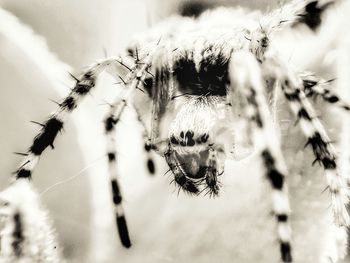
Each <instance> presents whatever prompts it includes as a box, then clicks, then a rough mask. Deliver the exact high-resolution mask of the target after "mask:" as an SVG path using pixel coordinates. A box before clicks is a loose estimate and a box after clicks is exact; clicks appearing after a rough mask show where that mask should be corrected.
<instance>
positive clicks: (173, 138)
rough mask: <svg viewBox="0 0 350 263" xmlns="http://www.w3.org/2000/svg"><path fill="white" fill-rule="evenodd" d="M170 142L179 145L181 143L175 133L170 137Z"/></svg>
mask: <svg viewBox="0 0 350 263" xmlns="http://www.w3.org/2000/svg"><path fill="white" fill-rule="evenodd" d="M170 142H171V143H172V144H173V145H178V144H179V141H178V140H177V139H176V138H175V136H174V135H172V136H171V137H170Z"/></svg>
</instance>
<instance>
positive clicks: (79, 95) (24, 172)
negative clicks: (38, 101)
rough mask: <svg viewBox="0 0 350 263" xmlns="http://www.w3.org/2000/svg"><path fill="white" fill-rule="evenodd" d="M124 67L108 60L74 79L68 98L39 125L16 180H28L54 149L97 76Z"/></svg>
mask: <svg viewBox="0 0 350 263" xmlns="http://www.w3.org/2000/svg"><path fill="white" fill-rule="evenodd" d="M122 65H125V64H124V62H123V61H122V59H120V58H109V59H106V60H103V61H100V62H97V63H94V64H92V65H90V66H89V67H88V68H87V69H86V70H84V71H83V73H82V74H81V75H80V77H78V78H75V77H74V76H73V77H74V78H75V81H76V83H75V86H74V87H73V89H72V90H71V92H70V93H69V94H68V96H67V97H66V98H65V99H64V100H63V101H62V102H61V103H60V104H59V107H58V109H57V110H56V111H55V112H54V113H53V114H52V115H51V116H50V117H49V118H48V119H47V121H46V122H44V123H43V124H41V126H42V129H41V131H40V133H39V134H38V135H37V136H36V137H35V138H34V141H33V143H32V145H31V146H30V148H29V150H28V152H27V155H26V156H25V158H24V160H23V162H22V165H21V166H20V167H19V168H18V169H17V171H16V172H15V174H16V179H22V178H25V179H30V178H31V175H32V172H33V170H34V168H35V166H36V165H37V163H38V161H39V158H40V156H41V154H42V153H43V152H44V150H45V149H46V148H47V147H49V146H51V147H52V148H54V140H55V138H56V136H57V134H58V133H59V132H60V131H62V129H63V124H64V121H65V119H66V117H67V115H69V114H70V113H71V112H72V111H73V110H74V109H75V108H76V107H77V106H78V104H79V102H80V101H81V100H82V99H83V98H84V97H85V96H86V95H87V94H88V93H89V92H90V91H91V90H92V89H93V88H94V87H95V84H96V81H97V77H98V76H99V74H100V73H101V72H102V71H104V70H106V69H112V68H121V67H123V66H122Z"/></svg>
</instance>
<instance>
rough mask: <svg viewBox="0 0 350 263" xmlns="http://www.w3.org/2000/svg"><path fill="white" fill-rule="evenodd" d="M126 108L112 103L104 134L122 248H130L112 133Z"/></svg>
mask: <svg viewBox="0 0 350 263" xmlns="http://www.w3.org/2000/svg"><path fill="white" fill-rule="evenodd" d="M125 106H126V100H125V99H122V100H120V101H117V102H115V103H113V105H112V107H111V111H110V112H109V114H108V115H107V118H106V119H105V133H106V139H107V156H108V169H109V175H110V180H111V187H112V196H113V204H114V206H115V213H116V223H117V228H118V233H119V238H120V241H121V243H122V244H123V246H124V247H126V248H129V247H131V242H130V237H129V231H128V227H127V224H126V219H125V215H124V209H123V205H122V200H123V198H122V194H121V191H120V186H119V182H118V170H117V152H116V149H115V139H114V137H115V136H114V131H115V126H116V124H117V123H118V121H119V119H120V116H121V114H122V112H123V110H124V108H125Z"/></svg>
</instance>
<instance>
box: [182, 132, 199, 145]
mask: <svg viewBox="0 0 350 263" xmlns="http://www.w3.org/2000/svg"><path fill="white" fill-rule="evenodd" d="M193 136H194V132H193V131H187V132H186V134H185V137H186V140H187V143H186V146H194V145H195V144H196V142H195V141H194V140H193Z"/></svg>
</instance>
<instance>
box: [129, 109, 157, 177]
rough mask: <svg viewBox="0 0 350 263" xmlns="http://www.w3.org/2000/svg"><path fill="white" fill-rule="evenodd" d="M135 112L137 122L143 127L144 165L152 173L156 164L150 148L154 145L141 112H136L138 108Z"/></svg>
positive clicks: (154, 171)
mask: <svg viewBox="0 0 350 263" xmlns="http://www.w3.org/2000/svg"><path fill="white" fill-rule="evenodd" d="M134 109H135V110H136V108H135V107H134ZM136 113H137V120H138V121H139V123H140V124H141V126H142V129H143V141H144V150H145V153H146V157H147V162H146V167H147V169H148V172H149V173H150V174H151V175H154V174H155V173H156V166H155V163H154V160H153V156H152V149H153V148H154V146H153V144H152V141H151V139H150V136H149V134H148V132H147V127H146V124H145V123H144V122H143V120H142V119H141V114H140V113H139V112H138V110H136Z"/></svg>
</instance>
